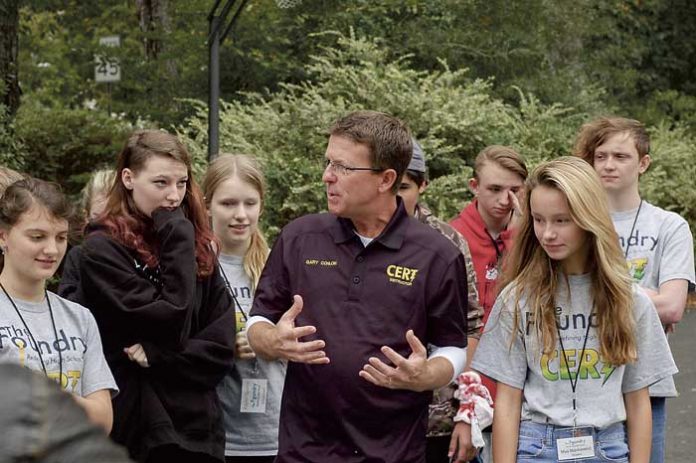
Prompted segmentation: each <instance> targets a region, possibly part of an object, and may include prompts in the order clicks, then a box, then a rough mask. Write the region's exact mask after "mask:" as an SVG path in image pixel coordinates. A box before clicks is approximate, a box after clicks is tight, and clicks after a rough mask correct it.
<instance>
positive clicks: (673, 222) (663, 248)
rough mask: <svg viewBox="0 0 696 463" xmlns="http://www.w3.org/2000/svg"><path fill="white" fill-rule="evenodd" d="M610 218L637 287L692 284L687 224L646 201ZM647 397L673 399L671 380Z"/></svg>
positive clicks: (690, 250)
mask: <svg viewBox="0 0 696 463" xmlns="http://www.w3.org/2000/svg"><path fill="white" fill-rule="evenodd" d="M611 218H612V220H613V222H614V227H615V228H616V232H617V234H618V235H619V242H620V243H621V249H623V251H624V253H625V254H626V263H627V265H628V270H629V273H630V274H631V276H632V277H633V279H634V280H635V281H636V283H638V284H639V285H640V286H642V287H644V288H649V289H652V290H658V289H659V288H660V285H661V284H663V283H665V282H667V281H670V280H687V281H689V282H691V283H694V247H693V238H692V236H691V231H690V230H689V224H688V223H687V222H686V220H684V219H683V218H682V217H680V216H679V215H678V214H675V213H674V212H669V211H666V210H664V209H660V208H659V207H655V206H653V205H652V204H650V203H648V202H647V201H643V203H642V204H641V206H640V208H636V209H633V210H630V211H622V212H614V213H612V214H611ZM634 223H635V225H634ZM650 395H651V396H653V397H676V395H677V389H676V387H675V386H674V380H673V379H672V377H669V378H665V379H664V380H663V381H660V382H659V383H658V384H655V385H654V386H652V387H651V388H650Z"/></svg>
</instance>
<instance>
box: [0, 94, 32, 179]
mask: <svg viewBox="0 0 696 463" xmlns="http://www.w3.org/2000/svg"><path fill="white" fill-rule="evenodd" d="M25 157H26V151H25V147H24V144H23V143H22V141H21V140H20V139H18V138H17V135H16V134H15V124H14V121H13V120H12V119H11V118H10V116H9V115H8V114H7V108H6V107H5V106H4V105H2V104H0V165H2V166H5V167H9V168H11V169H15V170H19V171H21V170H22V169H24V160H25Z"/></svg>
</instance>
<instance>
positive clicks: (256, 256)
mask: <svg viewBox="0 0 696 463" xmlns="http://www.w3.org/2000/svg"><path fill="white" fill-rule="evenodd" d="M203 193H204V194H205V198H206V206H207V207H208V214H209V215H210V217H211V220H212V224H213V231H214V232H215V236H216V237H217V239H218V240H219V241H220V257H219V259H220V273H221V274H222V276H223V278H224V280H225V282H226V284H227V287H228V290H229V292H230V294H231V295H232V297H233V299H234V306H235V310H236V314H237V343H236V344H237V353H238V358H237V360H236V361H235V364H234V366H233V368H232V370H231V371H230V372H229V373H228V374H227V376H225V378H224V379H223V381H222V382H221V383H220V385H219V386H218V394H219V396H220V401H221V403H222V406H223V412H224V419H225V434H226V443H225V459H226V461H227V462H228V463H233V462H250V463H252V462H254V463H266V462H268V463H270V462H272V461H273V460H274V458H275V455H276V454H277V453H278V418H279V414H280V398H281V395H282V389H283V382H284V380H285V368H286V365H285V362H282V361H265V360H263V359H261V358H257V357H256V356H255V355H254V352H253V351H252V350H251V348H250V347H249V343H248V342H247V339H246V333H245V326H246V321H247V319H248V317H249V310H250V309H251V302H252V298H253V293H254V288H255V286H256V283H257V282H258V279H259V276H260V275H261V270H262V269H263V266H264V264H265V262H266V257H267V255H268V245H267V244H266V240H265V239H264V237H263V235H262V233H261V230H260V229H259V217H260V215H261V212H262V209H263V199H264V194H265V181H264V177H263V174H262V172H261V169H260V167H259V165H258V163H257V162H256V161H255V160H254V159H253V158H251V157H249V156H245V155H221V156H220V157H218V158H217V159H216V160H215V161H214V162H213V163H212V164H211V165H210V167H209V168H208V171H207V173H206V175H205V178H204V180H203ZM255 394H256V395H255ZM255 397H256V398H255Z"/></svg>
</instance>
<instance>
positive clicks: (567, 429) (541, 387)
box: [472, 157, 676, 463]
mask: <svg viewBox="0 0 696 463" xmlns="http://www.w3.org/2000/svg"><path fill="white" fill-rule="evenodd" d="M525 189H526V195H525V203H524V204H523V209H524V213H523V217H522V220H521V223H520V228H519V234H518V236H517V239H516V242H515V245H514V247H513V250H512V252H511V255H510V256H509V260H508V261H507V262H506V266H505V271H504V277H503V285H504V289H503V291H502V292H501V294H500V296H499V297H498V299H497V301H496V304H495V306H494V308H493V312H492V314H491V317H490V319H489V321H488V323H487V325H486V328H485V330H484V334H483V336H482V338H481V342H480V344H479V347H478V349H477V351H476V354H475V357H474V359H473V363H472V368H474V369H476V370H478V371H481V372H482V373H484V374H486V375H488V376H490V377H492V378H493V379H495V380H496V381H497V386H498V395H497V402H496V407H495V417H494V422H493V434H494V436H493V442H494V446H493V452H494V460H495V461H496V462H497V463H505V462H514V461H517V460H518V459H524V460H533V461H549V462H550V461H554V462H555V461H575V459H583V461H588V462H599V461H607V459H609V460H610V461H626V462H627V461H628V455H629V452H630V455H631V462H632V463H635V462H647V461H648V460H649V456H650V433H651V426H650V416H651V413H650V401H649V397H648V386H650V384H653V383H654V382H656V381H658V380H659V379H661V378H663V377H665V376H668V375H672V374H674V372H675V371H676V367H675V365H674V361H673V360H672V357H671V354H670V351H669V347H668V346H667V343H666V339H665V336H664V333H663V332H662V330H661V327H660V323H659V319H658V318H657V314H656V312H655V309H654V307H653V305H652V303H651V302H650V300H649V299H648V298H647V296H645V294H644V293H643V292H642V291H640V290H639V289H636V287H634V286H633V284H632V282H631V279H630V278H629V276H628V273H627V270H626V264H625V261H624V258H623V254H622V253H621V248H620V246H619V242H618V238H617V236H616V233H615V231H614V227H613V225H612V221H611V217H610V215H609V211H608V207H607V201H606V197H605V193H604V191H603V189H602V186H601V184H600V182H599V179H598V178H597V175H596V174H595V172H594V171H593V170H592V168H591V167H590V166H589V165H588V164H587V163H585V162H584V161H582V160H580V159H578V158H573V157H562V158H558V159H555V160H552V161H549V162H546V163H544V164H541V165H540V166H538V167H537V168H536V169H535V170H534V172H533V173H532V175H531V176H530V177H529V178H528V179H527V181H526V184H525Z"/></svg>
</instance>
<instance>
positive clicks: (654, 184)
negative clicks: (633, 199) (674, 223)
mask: <svg viewBox="0 0 696 463" xmlns="http://www.w3.org/2000/svg"><path fill="white" fill-rule="evenodd" d="M694 153H696V137H694V135H691V134H689V132H688V131H687V129H686V128H685V127H684V126H677V127H675V128H669V126H668V124H667V123H662V124H660V125H658V126H657V127H654V128H653V129H652V130H651V154H650V156H651V158H652V165H651V166H650V168H649V169H648V172H647V173H645V174H644V175H643V178H642V179H641V193H642V195H643V196H644V197H645V199H647V200H648V201H650V202H651V203H653V204H656V205H658V206H660V207H663V208H665V209H668V210H670V211H674V212H676V213H678V214H679V215H681V216H682V217H684V218H685V219H686V220H687V221H688V222H689V225H690V227H691V230H692V233H693V232H694V231H696V226H695V225H696V189H694V186H693V181H694V179H695V178H696V164H695V163H694Z"/></svg>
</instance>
